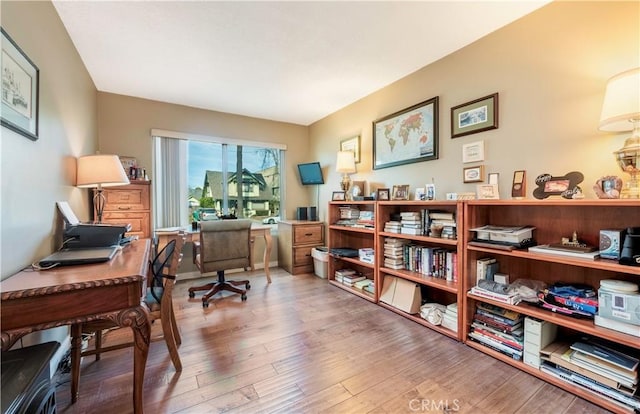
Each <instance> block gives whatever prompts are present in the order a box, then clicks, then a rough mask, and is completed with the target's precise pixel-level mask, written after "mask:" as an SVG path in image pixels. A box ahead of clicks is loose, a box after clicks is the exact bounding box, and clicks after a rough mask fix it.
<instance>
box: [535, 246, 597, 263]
mask: <svg viewBox="0 0 640 414" xmlns="http://www.w3.org/2000/svg"><path fill="white" fill-rule="evenodd" d="M529 252H531V253H541V254H552V255H556V256H566V257H573V258H576V259H587V260H596V259H598V258H599V257H600V251H598V250H596V251H594V252H577V251H570V250H566V249H556V248H554V247H551V246H550V245H548V244H540V245H538V246H532V247H529Z"/></svg>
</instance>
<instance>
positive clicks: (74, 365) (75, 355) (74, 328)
mask: <svg viewBox="0 0 640 414" xmlns="http://www.w3.org/2000/svg"><path fill="white" fill-rule="evenodd" d="M81 353H82V324H81V323H74V324H73V325H71V403H75V402H76V401H78V391H79V389H80V360H81V358H82V357H81V356H80V354H81Z"/></svg>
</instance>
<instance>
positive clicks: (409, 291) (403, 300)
mask: <svg viewBox="0 0 640 414" xmlns="http://www.w3.org/2000/svg"><path fill="white" fill-rule="evenodd" d="M380 301H381V302H384V303H386V304H388V305H391V306H393V307H394V308H398V309H400V310H401V311H403V312H407V313H411V314H414V313H418V312H420V304H421V303H422V294H421V293H420V285H418V284H417V283H415V282H411V281H409V280H405V279H400V278H398V277H395V276H388V275H387V276H385V277H384V283H383V285H382V294H381V295H380Z"/></svg>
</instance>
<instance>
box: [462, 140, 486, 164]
mask: <svg viewBox="0 0 640 414" xmlns="http://www.w3.org/2000/svg"><path fill="white" fill-rule="evenodd" d="M480 161H484V141H476V142H470V143H468V144H464V145H463V146H462V163H463V164H468V163H470V162H480Z"/></svg>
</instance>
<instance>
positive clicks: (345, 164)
mask: <svg viewBox="0 0 640 414" xmlns="http://www.w3.org/2000/svg"><path fill="white" fill-rule="evenodd" d="M336 172H339V173H342V182H341V183H340V186H341V187H342V191H344V193H345V197H346V199H347V200H349V199H351V197H350V195H349V188H350V187H351V178H350V177H349V174H353V173H354V172H356V159H355V155H354V152H353V151H338V158H337V159H336Z"/></svg>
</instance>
